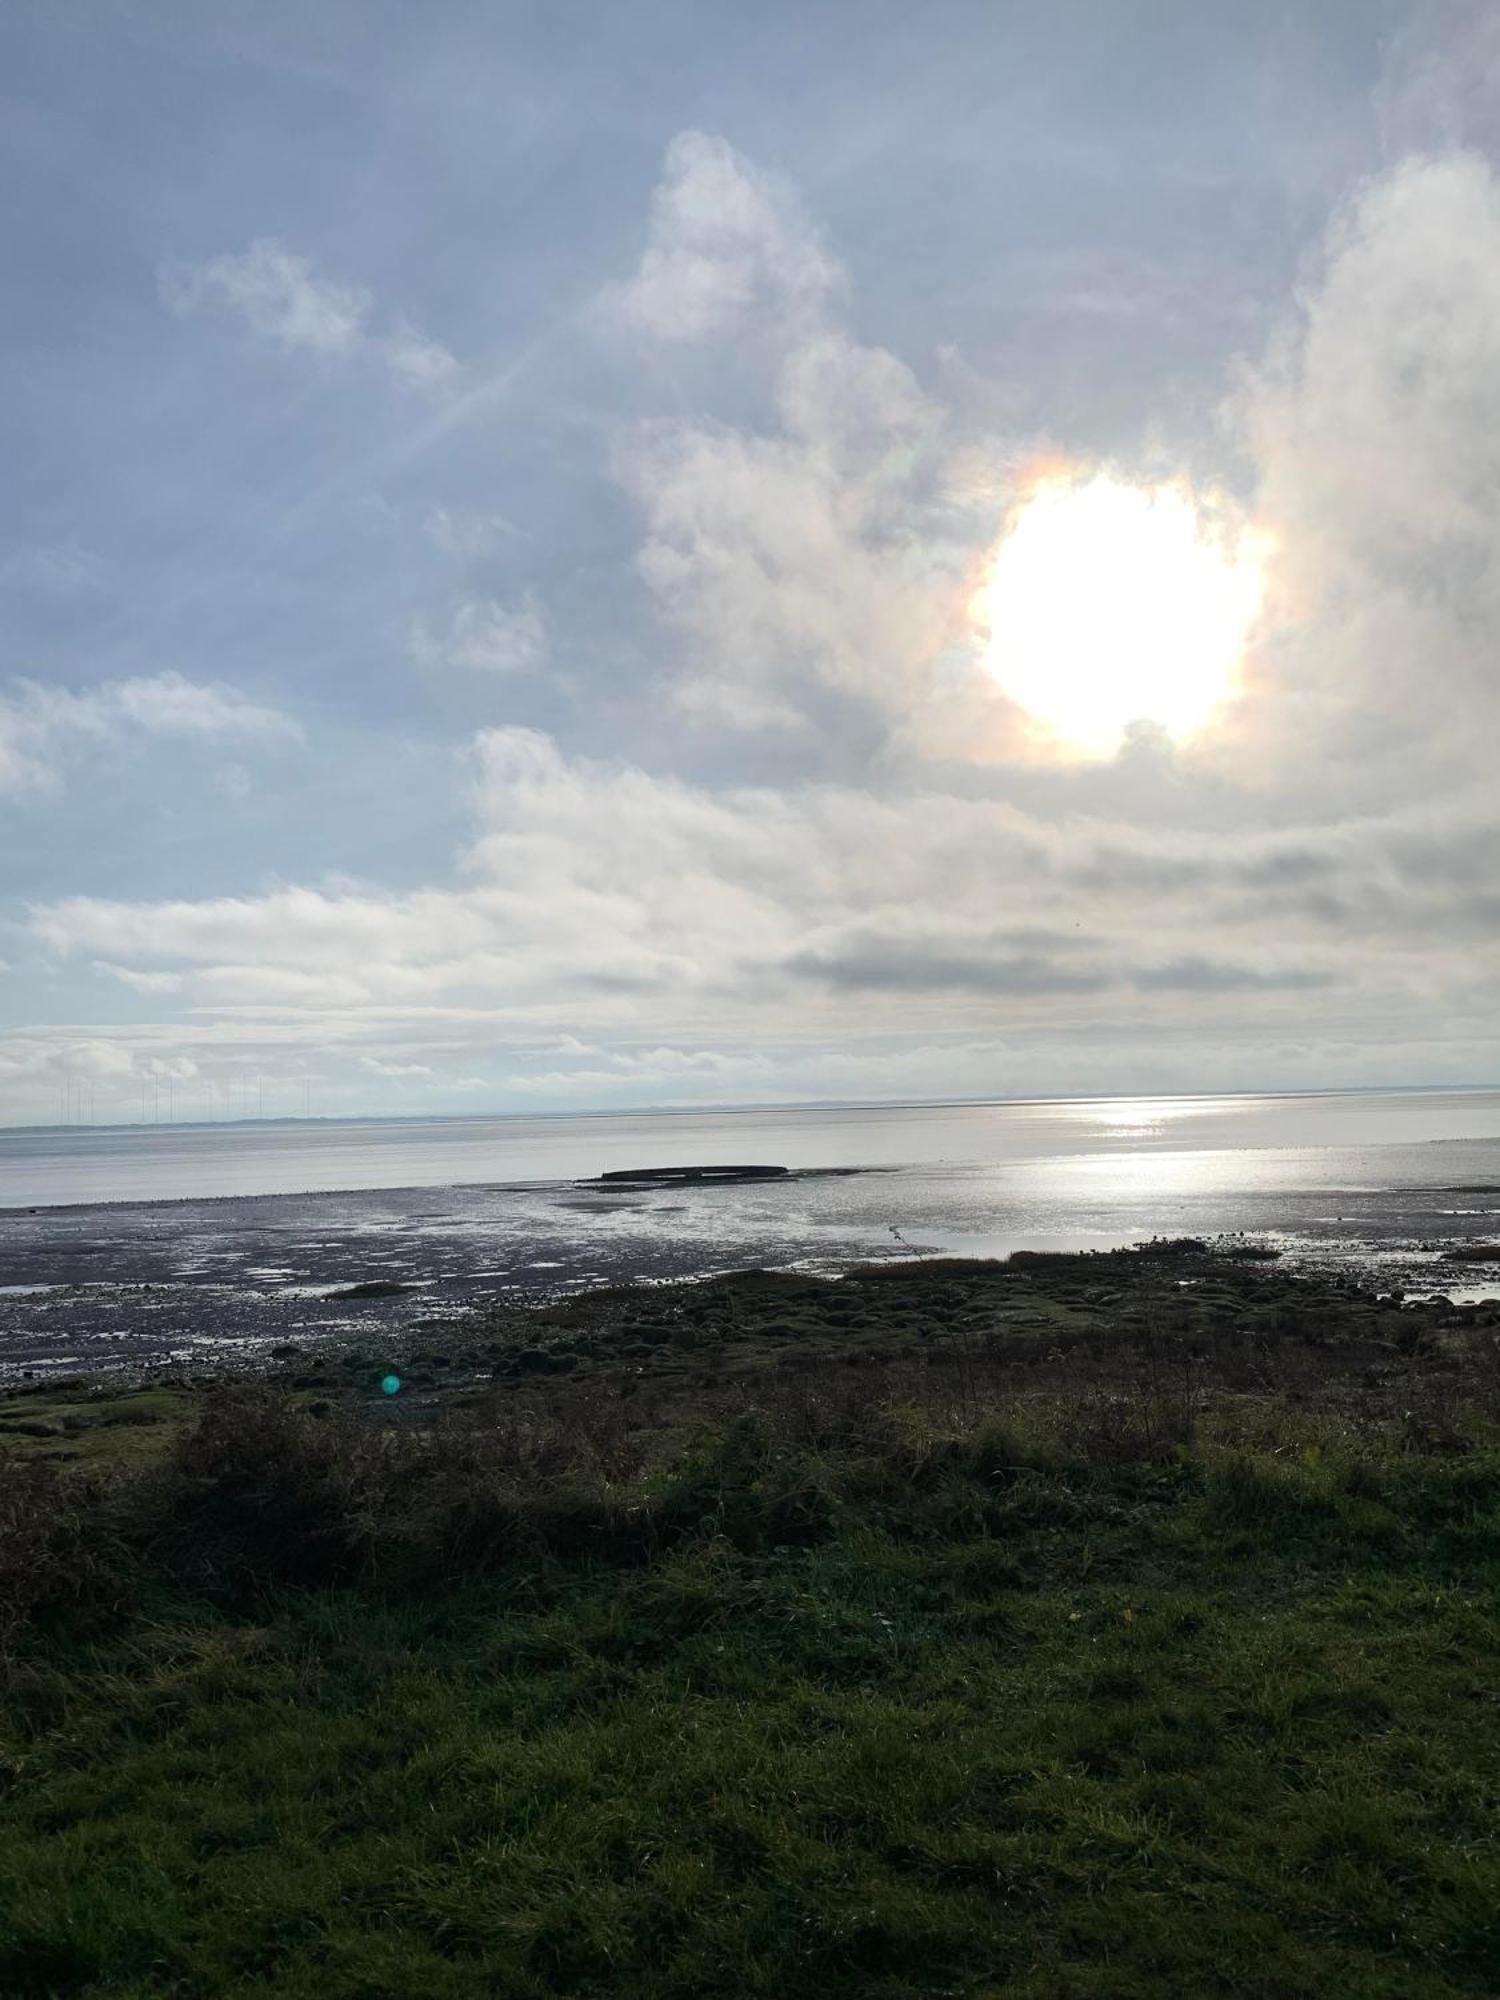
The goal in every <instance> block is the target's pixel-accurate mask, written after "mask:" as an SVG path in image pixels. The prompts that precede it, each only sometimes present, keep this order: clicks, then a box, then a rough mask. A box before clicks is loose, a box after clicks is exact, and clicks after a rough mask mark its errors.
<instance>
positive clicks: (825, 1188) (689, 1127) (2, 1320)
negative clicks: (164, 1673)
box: [0, 1089, 1500, 1372]
mask: <svg viewBox="0 0 1500 2000" xmlns="http://www.w3.org/2000/svg"><path fill="white" fill-rule="evenodd" d="M708 1165H714V1166H724V1165H755V1166H779V1167H785V1168H788V1169H791V1170H792V1171H791V1172H790V1173H789V1174H788V1175H787V1177H786V1178H784V1179H780V1180H776V1181H752V1182H745V1183H737V1184H728V1185H716V1186H675V1185H674V1186H657V1187H652V1186H645V1187H641V1186H636V1187H627V1188H621V1187H618V1186H613V1185H611V1184H609V1183H608V1182H605V1183H602V1184H601V1182H600V1180H599V1177H600V1176H601V1175H604V1174H607V1173H611V1172H621V1171H624V1170H629V1169H639V1168H661V1167H674V1166H677V1167H685V1166H708ZM1241 1234H1243V1235H1247V1236H1251V1237H1253V1238H1255V1239H1256V1240H1258V1241H1261V1242H1264V1243H1266V1244H1267V1245H1269V1246H1271V1247H1275V1248H1277V1249H1278V1250H1280V1251H1281V1252H1282V1254H1283V1256H1284V1257H1286V1258H1287V1259H1288V1260H1289V1261H1290V1262H1291V1263H1292V1264H1293V1265H1301V1266H1305V1267H1307V1268H1320V1269H1327V1268H1329V1267H1330V1266H1332V1267H1338V1266H1343V1267H1345V1268H1348V1269H1349V1270H1351V1271H1356V1270H1357V1271H1358V1272H1359V1273H1361V1274H1362V1275H1363V1276H1364V1277H1365V1278H1366V1279H1373V1281H1374V1282H1376V1283H1385V1284H1387V1285H1389V1287H1390V1288H1392V1289H1406V1290H1411V1289H1413V1288H1416V1289H1427V1290H1439V1289H1440V1290H1442V1291H1443V1292H1444V1293H1445V1294H1447V1295H1448V1296H1450V1297H1455V1298H1479V1297H1491V1296H1496V1295H1500V1261H1497V1262H1496V1263H1495V1264H1494V1265H1486V1264H1485V1263H1483V1262H1478V1263H1475V1262H1469V1261H1466V1262H1463V1263H1461V1264H1460V1263H1457V1262H1454V1263H1451V1264H1450V1263H1449V1262H1448V1261H1447V1260H1448V1257H1449V1253H1450V1252H1451V1251H1452V1250H1453V1249H1454V1248H1455V1247H1460V1246H1468V1247H1469V1248H1470V1250H1472V1249H1473V1248H1474V1247H1475V1246H1477V1245H1479V1244H1483V1243H1486V1242H1490V1241H1494V1240H1495V1239H1496V1238H1497V1237H1500V1091H1496V1090H1461V1089H1451V1090H1404V1091H1403V1090H1383V1091H1340V1092H1324V1093H1308V1094H1295V1095H1253V1094H1245V1095H1237V1096H1230V1095H1218V1096H1170V1097H1166V1096H1164V1097H1114V1098H1088V1099H1076V1100H1057V1099H1046V1100H1041V1099H1039V1100H1034V1101H1010V1102H1003V1103H999V1102H997V1103H961V1104H955V1103H925V1104H846V1105H820V1106H797V1107H792V1108H785V1109H781V1108H755V1109H746V1110H724V1111H701V1110H692V1111H657V1112H628V1113H618V1114H592V1115H579V1116H554V1117H499V1118H495V1117H448V1118H385V1119H347V1120H332V1119H328V1120H324V1119H307V1120H286V1121H269V1120H268V1121H264V1122H262V1121H245V1122H243V1123H235V1124H208V1123H203V1124H179V1125H155V1124H149V1125H139V1126H115V1127H108V1128H101V1127H79V1126H70V1127H53V1128H50V1129H40V1128H31V1129H24V1130H22V1129H10V1130H0V1372H3V1371H5V1370H20V1371H21V1372H26V1371H27V1370H35V1369H42V1368H45V1369H49V1370H50V1369H54V1368H70V1367H88V1366H94V1365H102V1360H103V1359H107V1358H110V1357H114V1358H117V1359H120V1360H127V1359H128V1360H139V1359H141V1358H142V1356H143V1354H148V1355H149V1358H153V1359H158V1360H159V1359H161V1358H163V1357H170V1358H176V1359H179V1360H180V1359H183V1358H184V1357H186V1356H189V1355H191V1354H193V1353H200V1352H202V1351H204V1350H207V1349H212V1348H214V1347H224V1346H229V1347H237V1346H240V1345H244V1344H247V1343H249V1344H254V1343H255V1342H266V1341H275V1340H285V1339H288V1338H292V1337H294V1338H295V1339H297V1340H299V1341H300V1340H305V1339H309V1338H313V1337H315V1336H316V1335H317V1333H318V1332H319V1331H320V1330H325V1329H328V1328H331V1327H339V1328H347V1326H348V1324H349V1322H350V1321H351V1319H353V1320H362V1321H368V1322H370V1323H372V1324H377V1325H378V1324H380V1323H382V1316H387V1317H388V1316H389V1315H391V1314H393V1313H400V1312H406V1313H410V1312H412V1311H414V1310H420V1311H423V1312H427V1313H434V1312H438V1313H440V1312H442V1311H445V1310H458V1309H472V1308H473V1306H474V1304H475V1302H476V1301H482V1300H483V1299H484V1298H485V1297H487V1296H493V1295H500V1296H515V1295H520V1296H525V1297H541V1296H550V1295H554V1294H556V1293H558V1292H564V1291H568V1290H573V1289H577V1288H579V1287H584V1286H589V1285H597V1284H601V1283H617V1282H623V1281H631V1280H635V1281H646V1282H649V1281H652V1280H661V1279H673V1278H683V1277H692V1276H696V1275H703V1274H707V1273H710V1272H713V1271H722V1270H728V1269H735V1268H743V1267H746V1266H749V1265H765V1266H774V1267H778V1268H804V1269H816V1270H829V1271H832V1270H837V1269H838V1268H840V1266H842V1265H846V1264H847V1263H848V1262H849V1261H850V1260H851V1259H859V1258H869V1257H872V1256H878V1257H892V1256H915V1255H928V1254H932V1253H935V1252H936V1253H946V1254H950V1255H965V1256H1005V1255H1008V1254H1009V1253H1010V1252H1011V1251H1014V1250H1020V1249H1031V1250H1038V1249H1039V1250H1105V1249H1111V1248H1115V1247H1118V1246H1121V1245H1125V1244H1130V1243H1136V1242H1142V1241H1145V1240H1147V1239H1149V1238H1151V1237H1153V1236H1197V1237H1206V1238H1212V1237H1219V1236H1233V1235H1241ZM371 1280H388V1281H389V1282H390V1283H391V1285H392V1286H393V1287H394V1286H396V1285H400V1286H402V1287H405V1288H406V1289H405V1290H404V1291H402V1292H401V1293H400V1294H399V1295H398V1294H397V1293H395V1292H394V1291H393V1292H392V1297H391V1300H390V1301H389V1302H382V1303H379V1304H375V1303H371V1302H369V1301H368V1300H366V1301H361V1302H359V1303H358V1304H355V1303H354V1302H351V1301H347V1300H339V1299H338V1298H337V1297H336V1294H337V1293H338V1292H339V1291H340V1290H343V1289H345V1288H347V1287H349V1286H355V1285H367V1284H368V1283H369V1282H370V1281H371Z"/></svg>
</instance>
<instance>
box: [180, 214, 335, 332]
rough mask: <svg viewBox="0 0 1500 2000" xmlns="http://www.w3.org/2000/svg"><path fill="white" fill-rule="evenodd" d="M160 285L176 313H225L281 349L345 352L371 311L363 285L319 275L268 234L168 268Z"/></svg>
mask: <svg viewBox="0 0 1500 2000" xmlns="http://www.w3.org/2000/svg"><path fill="white" fill-rule="evenodd" d="M161 290H162V297H163V299H164V300H165V301H166V303H167V304H168V305H169V306H170V307H171V309H172V311H173V312H175V313H179V314H188V313H196V312H203V311H206V310H214V309H217V310H221V311H222V310H228V311H230V312H234V313H237V314H238V315H239V316H240V318H242V319H243V320H244V321H245V323H246V324H247V325H248V326H249V327H250V328H251V330H252V331H253V332H255V333H258V334H261V335H263V336H264V337H265V338H266V339H268V340H274V341H275V342H276V343H277V344H278V345H279V346H281V347H284V348H286V349H287V350H288V351H293V350H297V349H301V350H302V351H304V352H306V353H310V354H319V355H338V354H349V353H352V352H353V350H354V349H355V348H356V347H358V346H359V344H360V342H361V341H362V340H363V339H364V331H365V322H366V320H367V319H368V317H369V312H370V295H369V293H368V292H367V291H365V290H364V289H363V288H362V287H360V286H357V285H344V284H339V283H336V282H335V281H334V280H332V279H329V278H324V277H322V276H320V275H319V274H318V273H317V272H316V271H315V270H314V269H313V266H312V264H311V262H310V261H309V260H308V259H307V258H306V257H299V256H297V255H296V253H295V252H294V251H291V250H288V249H286V248H285V247H284V246H283V245H282V244H280V243H278V242H277V241H276V240H275V239H274V238H273V237H269V236H262V237H260V238H258V239H257V241H255V242H254V243H252V244H251V245H250V248H249V249H248V250H245V251H243V252H241V253H240V254H239V255H233V254H230V253H225V254H224V255H222V256H219V257H210V258H209V259H208V260H207V261H206V262H205V263H202V264H196V265H186V266H179V265H173V266H168V267H166V268H164V269H163V271H162V274H161Z"/></svg>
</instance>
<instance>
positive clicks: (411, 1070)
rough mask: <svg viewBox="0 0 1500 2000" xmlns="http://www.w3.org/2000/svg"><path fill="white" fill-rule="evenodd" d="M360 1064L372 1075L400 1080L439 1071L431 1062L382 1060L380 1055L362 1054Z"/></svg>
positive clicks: (426, 1075)
mask: <svg viewBox="0 0 1500 2000" xmlns="http://www.w3.org/2000/svg"><path fill="white" fill-rule="evenodd" d="M358 1060H359V1066H360V1068H361V1069H363V1070H367V1071H368V1072H369V1074H370V1075H371V1076H379V1077H385V1078H387V1079H388V1080H389V1079H394V1080H397V1081H399V1080H400V1079H401V1078H402V1077H412V1076H425V1077H431V1076H436V1074H437V1071H436V1070H434V1069H433V1067H432V1065H431V1064H430V1063H399V1062H398V1063H393V1062H382V1061H381V1059H380V1057H379V1056H360V1057H359V1059H358Z"/></svg>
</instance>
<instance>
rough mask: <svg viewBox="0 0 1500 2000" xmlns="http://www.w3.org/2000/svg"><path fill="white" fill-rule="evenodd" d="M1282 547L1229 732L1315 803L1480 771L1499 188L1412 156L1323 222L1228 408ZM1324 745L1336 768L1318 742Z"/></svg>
mask: <svg viewBox="0 0 1500 2000" xmlns="http://www.w3.org/2000/svg"><path fill="white" fill-rule="evenodd" d="M1232 414H1233V416H1234V419H1235V421H1236V422H1237V423H1238V424H1240V425H1241V426H1242V427H1243V431H1244V435H1245V437H1246V440H1247V443H1248V446H1249V449H1250V451H1251V452H1252V454H1253V458H1254V462H1255V464H1256V466H1257V468H1258V474H1259V488H1258V495H1257V511H1258V512H1259V514H1260V515H1261V517H1262V518H1263V519H1264V520H1265V522H1266V523H1267V524H1268V526H1269V527H1270V529H1271V530H1272V532H1273V534H1274V535H1275V537H1276V540H1277V542H1278V544H1279V552H1278V555H1277V558H1276V561H1275V562H1274V564H1273V565H1272V568H1271V571H1270V577H1271V582H1272V586H1273V597H1272V601H1271V603H1270V604H1269V606H1268V614H1267V615H1268V621H1269V623H1270V625H1271V627H1272V628H1273V630H1272V634H1271V637H1270V638H1269V640H1268V642H1267V643H1266V645H1264V646H1263V647H1262V648H1261V649H1260V650H1259V652H1258V654H1257V655H1256V656H1255V658H1254V659H1253V660H1252V677H1251V684H1250V697H1249V699H1248V700H1247V701H1246V703H1245V704H1244V705H1243V707H1242V710H1241V712H1240V714H1239V716H1238V718H1237V719H1236V725H1235V726H1236V733H1237V734H1238V736H1239V737H1240V738H1241V739H1242V740H1244V741H1247V742H1249V743H1250V744H1251V745H1252V746H1253V747H1254V748H1255V751H1256V754H1257V757H1258V760H1259V762H1260V764H1261V765H1262V767H1265V768H1273V769H1274V768H1279V769H1280V770H1281V771H1282V772H1283V773H1289V774H1291V775H1292V776H1293V777H1294V778H1295V780H1296V781H1297V782H1299V783H1305V782H1307V781H1308V780H1309V778H1310V777H1311V776H1312V775H1313V772H1312V770H1311V769H1310V768H1309V767H1314V768H1315V769H1316V773H1317V778H1318V781H1319V782H1320V783H1321V785H1322V787H1323V789H1324V792H1325V796H1326V793H1327V791H1328V789H1329V788H1330V787H1331V788H1333V789H1335V790H1336V791H1338V792H1341V793H1343V794H1345V795H1346V796H1347V795H1350V794H1358V793H1360V792H1363V793H1364V794H1365V795H1366V796H1385V797H1392V796H1396V797H1402V796H1408V797H1409V796H1411V795H1413V794H1415V793H1418V792H1421V791H1425V790H1428V789H1430V788H1431V786H1432V785H1433V784H1434V783H1435V782H1437V781H1438V777H1439V773H1445V774H1446V778H1447V781H1448V782H1451V781H1452V780H1453V778H1454V776H1455V775H1457V774H1460V773H1465V772H1473V771H1474V769H1475V748H1476V745H1477V744H1478V743H1479V742H1480V741H1482V740H1483V739H1484V737H1485V736H1486V735H1487V733H1489V732H1492V731H1493V730H1494V728H1495V725H1496V723H1497V721H1500V681H1497V678H1496V675H1495V669H1494V634H1495V632H1496V630H1497V629H1500V180H1497V178H1496V175H1495V173H1494V170H1493V169H1492V168H1491V167H1490V165H1489V164H1488V163H1487V162H1486V161H1485V160H1483V159H1481V158H1480V157H1478V156H1477V155H1475V154H1468V153H1460V154H1455V155H1450V156H1447V157H1444V158H1413V159H1408V160H1405V161H1403V162H1402V163H1401V164H1400V165H1399V166H1397V167H1396V168H1395V169H1393V170H1392V171H1391V172H1390V173H1388V174H1386V175H1385V176H1383V177H1382V178H1380V179H1379V180H1377V181H1375V182H1373V183H1371V184H1369V185H1367V186H1366V187H1365V188H1363V189H1362V190H1361V191H1360V193H1359V194H1358V195H1357V197H1356V198H1355V199H1354V200H1353V201H1352V202H1351V203H1350V204H1348V206H1347V207H1346V208H1344V209H1343V210H1342V211H1341V212H1340V214H1339V215H1338V216H1337V218H1336V219H1335V221H1334V224H1333V226H1332V228H1331V230H1330V232H1329V236H1328V240H1327V244H1326V248H1325V255H1324V259H1323V265H1322V269H1321V271H1320V273H1319V274H1318V276H1317V278H1316V280H1315V282H1314V283H1313V284H1312V285H1311V286H1310V288H1309V289H1308V291H1307V293H1306V296H1305V299H1304V303H1303V306H1302V309H1301V311H1300V312H1299V314H1298V315H1297V316H1296V318H1295V319H1293V320H1292V321H1291V322H1290V323H1289V324H1288V326H1287V327H1286V328H1284V329H1283V331H1282V334H1281V336H1280V337H1279V339H1278V340H1277V342H1276V343H1275V345H1274V347H1273V349H1272V351H1271V353H1270V355H1269V356H1268V358H1267V359H1266V361H1265V362H1264V363H1263V364H1261V365H1260V366H1258V367H1257V368H1256V369H1254V370H1252V371H1249V372H1248V374H1247V377H1246V380H1245V383H1244V386H1243V388H1242V391H1241V393H1240V395H1239V397H1238V398H1237V400H1236V403H1235V404H1234V406H1233V412H1232ZM1330 751H1334V752H1335V753H1336V759H1337V761H1336V762H1330V759H1329V753H1330Z"/></svg>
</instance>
